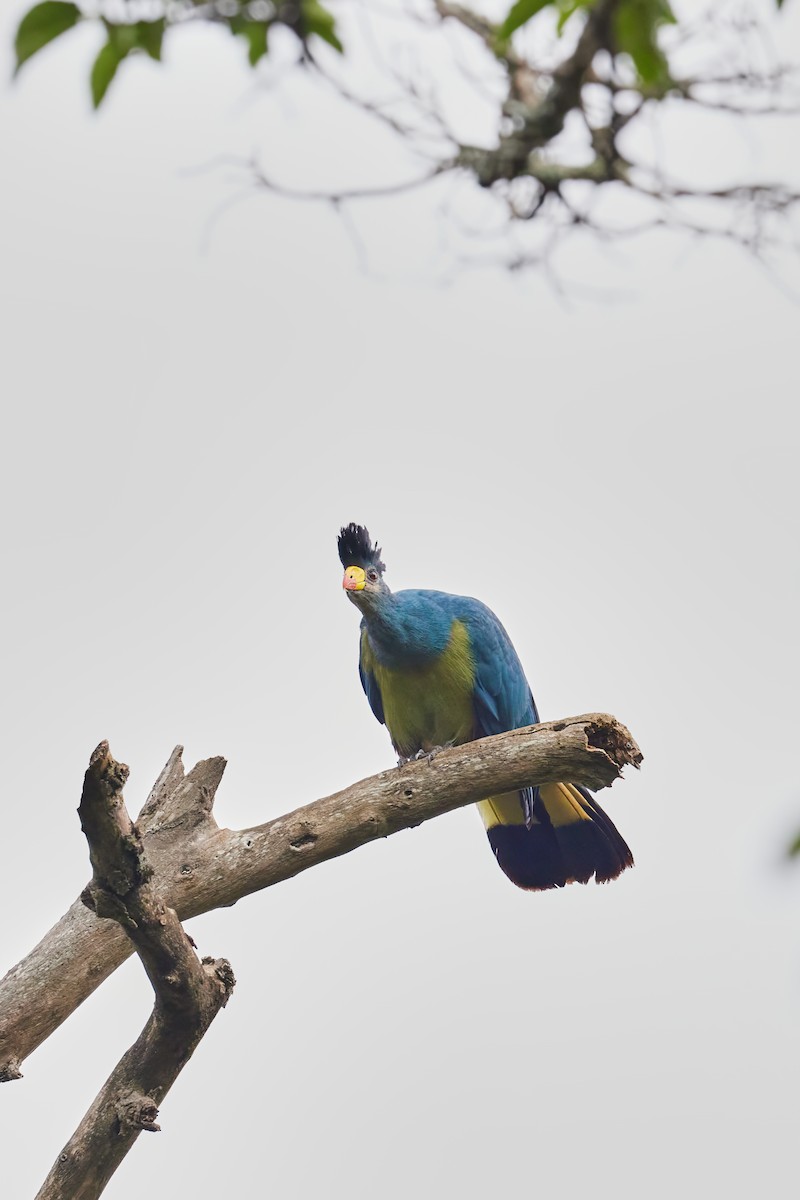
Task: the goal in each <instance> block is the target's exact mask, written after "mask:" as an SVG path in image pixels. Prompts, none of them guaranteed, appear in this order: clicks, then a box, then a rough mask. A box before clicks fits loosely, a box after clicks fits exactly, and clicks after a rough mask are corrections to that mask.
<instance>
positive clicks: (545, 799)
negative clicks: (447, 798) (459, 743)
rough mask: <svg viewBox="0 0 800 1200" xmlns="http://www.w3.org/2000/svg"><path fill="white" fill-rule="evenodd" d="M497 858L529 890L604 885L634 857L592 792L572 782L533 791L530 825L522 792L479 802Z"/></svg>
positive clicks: (512, 877) (518, 883) (515, 880)
mask: <svg viewBox="0 0 800 1200" xmlns="http://www.w3.org/2000/svg"><path fill="white" fill-rule="evenodd" d="M478 809H479V811H480V814H481V817H482V818H483V823H484V825H485V826H486V832H487V834H488V835H489V842H490V843H491V847H492V849H493V850H494V853H495V858H496V859H497V861H498V863H499V864H500V866H501V867H502V869H503V870H504V871H505V873H506V875H507V876H508V878H509V879H510V880H511V882H512V883H515V884H516V885H517V887H521V888H525V889H526V890H528V891H534V892H538V891H544V890H545V889H546V888H555V887H563V886H564V884H566V883H588V882H589V880H590V879H591V878H592V876H594V878H595V880H596V881H597V883H606V882H608V880H609V879H616V877H617V876H618V875H620V874H622V872H623V871H624V870H625V868H626V867H632V866H633V855H632V854H631V852H630V850H629V849H628V846H627V845H626V843H625V841H624V839H623V838H622V836H621V834H620V833H619V831H618V830H617V828H616V826H615V825H614V824H613V822H612V821H611V820H610V819H609V818H608V817H607V816H606V814H605V813H604V812H603V810H602V808H601V807H600V805H599V804H598V803H597V801H596V800H595V798H594V796H593V795H592V794H591V792H587V791H586V790H585V788H581V787H575V786H574V785H573V784H571V783H545V784H542V785H541V786H540V787H537V788H534V791H533V820H532V821H531V822H530V823H528V824H526V822H525V816H524V810H523V805H522V799H521V796H520V793H519V792H509V793H507V794H506V795H504V796H494V797H492V799H491V800H482V801H481V802H480V804H478Z"/></svg>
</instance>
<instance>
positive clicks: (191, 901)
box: [0, 713, 642, 1081]
mask: <svg viewBox="0 0 800 1200" xmlns="http://www.w3.org/2000/svg"><path fill="white" fill-rule="evenodd" d="M180 754H181V748H180V747H177V748H176V750H175V751H173V754H172V755H171V757H170V759H169V761H168V763H167V765H166V766H165V768H164V770H163V772H162V774H161V776H160V777H159V779H158V781H157V783H156V784H155V786H154V788H153V791H152V792H151V794H150V797H149V799H148V801H147V803H146V804H145V806H144V808H143V809H142V812H141V813H140V814H139V817H138V819H137V823H136V827H135V828H136V831H140V833H141V836H142V839H143V842H144V846H145V847H146V851H147V860H148V862H149V863H150V864H151V865H152V868H153V870H154V876H153V881H152V884H151V885H150V886H152V887H154V888H156V889H157V890H158V893H159V894H160V895H161V896H162V897H163V902H164V903H165V904H168V905H170V906H171V907H173V908H174V909H175V910H176V912H177V914H178V916H179V917H180V918H181V919H182V920H185V919H186V918H188V917H193V916H196V915H197V914H199V913H203V912H208V911H209V910H211V909H215V908H220V907H222V906H225V905H231V904H235V903H236V902H237V900H240V899H241V898H242V897H243V896H247V895H250V894H251V893H252V892H256V891H260V890H261V889H262V888H266V887H271V886H272V885H273V884H275V883H279V882H281V881H282V880H284V879H290V878H292V876H294V875H297V874H299V873H300V872H301V871H305V870H307V869H308V868H309V867H313V866H316V864H317V863H321V862H326V861H327V860H329V859H332V858H336V857H338V856H339V855H341V854H347V853H349V852H350V851H351V850H355V849H356V848H357V847H358V846H363V845H365V844H366V843H367V842H371V841H374V840H375V839H376V838H381V837H388V836H389V835H390V834H393V833H397V832H399V831H400V830H402V829H410V828H412V827H414V826H416V825H419V824H421V823H422V822H423V821H427V820H430V819H431V818H432V817H437V816H440V815H442V814H443V813H446V812H450V811H451V810H452V809H455V808H461V807H462V806H464V805H466V804H471V803H474V802H475V801H478V800H481V799H483V798H484V797H486V796H488V795H496V794H498V793H501V792H506V791H513V790H516V789H518V788H521V787H525V786H527V785H529V784H536V783H547V782H550V781H555V780H560V779H565V780H569V781H571V782H574V783H579V784H584V785H585V786H586V787H590V788H594V789H598V788H602V787H607V786H609V785H610V784H611V783H612V782H613V781H614V780H615V779H617V778H619V776H620V774H621V770H622V767H623V766H625V765H634V766H638V765H639V763H640V762H641V758H642V756H641V753H640V751H639V749H638V747H637V745H636V743H635V742H634V740H633V738H632V737H631V735H630V733H629V732H628V730H627V729H626V728H625V726H624V725H621V724H620V723H619V722H618V721H617V720H616V719H615V718H614V717H611V716H608V715H606V714H602V713H590V714H588V715H586V716H580V717H570V718H568V719H566V720H563V721H555V722H552V721H551V722H547V723H545V724H541V725H535V726H530V727H528V728H526V729H517V730H514V731H512V732H511V733H503V734H499V735H498V736H496V737H492V738H485V739H483V740H481V741H476V742H470V743H468V744H467V745H464V746H458V747H453V748H452V749H449V750H444V751H442V752H441V753H440V754H438V755H437V756H436V758H435V759H433V760H432V761H430V762H429V761H422V762H413V763H409V764H407V765H406V766H404V767H401V768H398V769H395V770H390V771H384V772H382V773H381V774H380V775H375V776H373V777H372V778H370V779H364V780H362V781H361V782H360V783H355V784H353V785H352V786H351V787H348V788H346V789H345V790H344V791H341V792H337V793H335V794H334V795H332V796H327V797H325V798H324V799H321V800H317V801H315V802H314V803H313V804H308V805H306V806H304V807H303V808H299V809H296V810H295V811H294V812H291V813H288V814H286V815H285V816H282V817H278V818H277V819H276V820H272V821H267V822H266V823H265V824H263V825H258V826H255V827H254V828H252V829H243V830H239V831H232V830H228V829H219V828H218V826H217V824H216V822H215V821H214V819H213V816H212V813H211V809H212V805H213V802H214V795H215V792H216V789H217V787H218V785H219V782H220V780H221V778H222V771H223V769H224V765H225V764H224V760H223V759H209V760H207V761H205V762H201V763H198V764H197V766H195V767H194V768H193V769H192V771H190V772H189V774H188V775H186V776H184V773H183V767H182V763H181V758H180ZM136 836H138V832H137V833H136ZM106 903H107V902H106V901H105V900H103V901H102V904H106ZM108 903H110V904H111V906H112V907H113V905H114V903H115V902H114V901H110V902H108ZM129 938H130V934H128V936H126V934H125V933H123V932H122V931H121V929H120V928H119V926H118V924H117V923H116V922H113V923H112V922H111V921H101V920H98V918H97V916H96V915H95V914H93V913H91V912H89V911H88V910H87V909H86V908H85V907H84V906H83V905H82V904H81V902H80V901H78V902H76V904H73V906H72V908H70V910H69V911H68V912H67V914H66V915H65V916H64V917H63V918H62V919H61V920H60V921H59V922H58V923H57V924H56V925H55V926H54V927H53V928H52V929H51V930H50V932H49V933H48V934H47V935H46V936H45V937H44V938H43V940H42V941H41V942H40V943H39V945H38V946H37V947H36V948H35V949H34V950H33V951H32V952H31V954H29V955H28V957H27V958H25V959H23V960H22V962H20V963H18V964H17V966H16V967H13V968H12V969H11V970H10V971H9V972H8V974H7V975H6V977H5V978H4V979H3V980H2V981H0V1081H2V1080H10V1079H18V1078H19V1077H20V1074H21V1072H20V1067H21V1064H22V1061H23V1059H25V1058H26V1057H27V1056H28V1055H29V1054H30V1053H31V1052H32V1051H33V1050H34V1049H35V1048H36V1047H37V1046H38V1045H40V1044H41V1043H42V1042H43V1041H44V1040H45V1039H46V1038H47V1037H49V1035H50V1034H51V1033H52V1032H53V1031H54V1030H55V1029H57V1028H58V1026H59V1025H60V1024H61V1022H62V1021H64V1020H65V1019H66V1018H67V1017H68V1016H69V1014H70V1013H71V1012H73V1011H74V1009H76V1008H77V1007H78V1005H79V1004H81V1003H82V1002H83V1000H85V999H86V997H87V996H89V995H91V993H92V992H93V991H94V989H95V988H96V987H97V986H98V985H99V984H100V983H102V982H103V980H104V979H106V978H107V977H108V976H109V975H110V974H111V973H112V972H113V971H114V970H115V969H116V968H117V967H118V966H119V965H120V963H122V962H123V961H124V960H125V959H126V958H127V957H128V955H129V954H130V953H131V952H132V945H131V941H130V940H129Z"/></svg>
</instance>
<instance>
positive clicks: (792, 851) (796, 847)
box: [778, 3, 800, 858]
mask: <svg viewBox="0 0 800 1200" xmlns="http://www.w3.org/2000/svg"><path fill="white" fill-rule="evenodd" d="M778 7H780V3H779V5H778ZM798 854H800V833H798V835H797V837H796V838H795V839H794V841H793V842H792V844H791V846H790V847H789V855H790V857H791V858H795V857H796V856H797V855H798Z"/></svg>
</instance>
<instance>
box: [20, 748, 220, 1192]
mask: <svg viewBox="0 0 800 1200" xmlns="http://www.w3.org/2000/svg"><path fill="white" fill-rule="evenodd" d="M127 777H128V768H127V767H126V766H124V765H123V764H122V763H117V762H115V761H114V759H113V758H112V757H111V754H110V752H109V748H108V743H107V742H101V743H100V745H99V746H98V747H97V749H96V750H95V751H94V753H93V754H92V757H91V759H90V762H89V769H88V770H87V772H86V776H85V779H84V784H83V794H82V796H81V803H80V808H79V809H78V813H79V815H80V818H81V825H82V828H83V831H84V833H85V834H86V839H87V841H88V843H89V856H90V859H91V862H92V866H93V868H94V875H93V877H92V880H91V882H90V883H89V884H88V886H87V887H86V889H85V890H84V892H83V894H82V896H81V899H82V900H83V903H84V904H85V905H86V906H87V908H89V909H91V910H92V912H94V913H95V914H96V916H97V917H98V918H104V919H106V920H109V921H113V922H115V923H116V924H117V925H118V926H119V927H121V928H122V929H124V931H125V936H126V938H127V939H129V942H130V944H131V947H132V948H135V950H136V952H137V953H138V955H139V957H140V958H141V960H142V964H143V966H144V968H145V971H146V972H147V976H148V978H149V980H150V982H151V983H152V985H153V990H154V991H155V1006H154V1009H153V1013H152V1016H151V1017H150V1020H149V1021H148V1022H147V1024H146V1026H145V1028H144V1030H143V1031H142V1033H141V1035H140V1037H139V1039H138V1040H137V1042H136V1043H135V1045H133V1046H132V1047H131V1048H130V1050H128V1052H127V1054H125V1055H124V1056H123V1058H122V1059H121V1060H120V1062H119V1063H118V1065H117V1066H116V1068H115V1069H114V1071H113V1072H112V1073H111V1075H110V1076H109V1078H108V1080H107V1081H106V1083H105V1084H104V1086H103V1088H102V1089H101V1091H100V1093H99V1095H98V1096H97V1097H96V1099H95V1101H94V1103H93V1104H92V1106H91V1107H90V1109H89V1111H88V1112H87V1114H86V1116H85V1117H84V1118H83V1120H82V1121H81V1123H80V1125H79V1126H78V1129H77V1130H76V1131H75V1133H74V1135H73V1136H72V1137H71V1138H70V1140H69V1142H68V1143H67V1144H66V1146H65V1147H64V1149H63V1150H62V1152H61V1154H59V1156H58V1158H57V1159H56V1162H55V1164H54V1165H53V1168H52V1170H51V1171H50V1174H49V1175H48V1177H47V1179H46V1180H45V1182H44V1184H43V1185H42V1188H41V1190H40V1191H39V1193H38V1195H37V1200H65V1198H66V1197H69V1198H70V1200H95V1198H96V1197H97V1196H99V1195H100V1194H101V1193H102V1192H103V1191H104V1189H105V1186H106V1184H107V1183H108V1181H109V1179H110V1178H111V1176H112V1175H113V1174H114V1171H115V1170H116V1169H117V1167H118V1166H119V1164H120V1163H121V1162H122V1159H123V1158H124V1157H125V1155H126V1154H127V1153H128V1151H129V1150H130V1148H131V1146H132V1145H133V1143H134V1142H135V1141H136V1139H137V1138H138V1136H139V1134H140V1133H141V1132H142V1130H149V1131H151V1132H154V1131H157V1130H158V1129H159V1126H158V1125H157V1124H156V1123H155V1122H156V1117H157V1116H158V1105H159V1104H160V1103H161V1102H162V1100H163V1099H164V1096H165V1095H166V1094H167V1092H168V1091H169V1089H170V1088H171V1087H172V1084H173V1083H174V1082H175V1080H176V1078H177V1076H178V1075H179V1073H180V1072H181V1070H182V1069H183V1067H184V1066H185V1065H186V1063H187V1062H188V1060H189V1058H190V1057H191V1056H192V1054H193V1052H194V1050H195V1049H196V1048H197V1045H198V1044H199V1042H200V1039H201V1038H202V1037H203V1035H204V1034H205V1032H206V1030H207V1029H208V1027H209V1025H210V1024H211V1022H212V1021H213V1019H214V1017H215V1016H216V1015H217V1013H218V1012H219V1010H220V1009H221V1008H223V1007H224V1006H225V1004H226V1003H227V1001H228V998H229V997H230V994H231V991H232V990H233V986H234V978H233V972H232V971H231V968H230V964H229V963H228V962H227V961H226V960H225V959H217V960H214V959H211V958H204V959H203V960H202V962H201V961H200V960H199V959H198V958H197V955H196V954H195V952H194V949H193V948H192V947H193V945H194V943H193V942H192V941H191V939H190V938H189V937H188V936H187V935H186V934H185V933H184V931H183V928H182V927H181V924H180V921H179V920H178V917H177V915H176V913H175V912H174V911H173V909H171V908H169V907H167V905H166V904H165V903H164V902H163V900H162V899H161V897H160V894H159V888H158V886H157V885H156V884H155V883H154V881H153V871H152V868H151V867H150V865H149V863H148V861H147V858H146V856H145V852H144V847H143V844H142V839H141V837H140V834H139V831H138V829H137V828H136V826H135V825H134V824H133V822H132V821H131V819H130V817H129V816H128V813H127V810H126V808H125V804H124V801H123V797H122V788H123V786H124V784H125V781H126V779H127Z"/></svg>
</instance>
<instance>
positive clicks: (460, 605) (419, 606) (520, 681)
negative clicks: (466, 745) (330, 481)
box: [339, 525, 633, 890]
mask: <svg viewBox="0 0 800 1200" xmlns="http://www.w3.org/2000/svg"><path fill="white" fill-rule="evenodd" d="M339 554H340V558H341V561H342V565H343V566H344V567H345V575H344V584H343V586H344V588H345V589H346V591H347V593H348V596H349V598H350V599H351V600H352V601H353V603H354V604H355V605H356V606H357V607H358V609H359V610H360V612H361V614H362V622H361V653H360V657H359V675H360V678H361V684H362V686H363V688H364V692H365V693H366V696H367V699H368V700H369V703H370V707H371V708H372V711H373V713H374V714H375V716H376V717H377V719H378V720H379V721H380V722H381V723H382V724H385V725H386V727H387V729H388V730H389V733H390V735H391V738H392V742H393V744H394V746H395V749H396V750H397V752H398V754H399V755H400V756H401V758H406V759H407V758H411V757H413V756H414V755H415V754H417V753H419V752H429V751H431V750H432V749H434V748H436V747H438V746H442V745H452V744H460V743H463V742H466V741H471V740H473V739H475V738H480V737H488V736H490V735H492V734H497V733H503V732H505V731H506V730H510V729H520V728H523V727H524V726H527V725H532V724H535V723H536V722H538V720H539V714H538V712H537V709H536V704H535V702H534V699H533V695H532V694H531V689H530V687H529V685H528V681H527V679H526V677H525V672H524V670H523V668H522V664H521V662H520V660H519V658H518V656H517V653H516V651H515V649H514V647H513V645H512V643H511V639H510V638H509V636H508V634H507V633H506V631H505V629H504V628H503V626H502V624H501V623H500V621H499V620H498V618H497V617H496V616H495V614H494V613H493V612H492V611H491V609H489V608H487V606H486V605H485V604H483V603H482V602H481V601H480V600H475V599H472V598H471V597H467V596H454V595H451V594H450V593H448V592H437V591H426V590H417V589H413V590H407V591H402V592H397V593H392V592H391V591H390V590H389V588H388V587H387V585H386V583H385V582H384V579H383V573H384V570H385V567H384V564H383V562H382V561H381V557H380V555H381V551H380V550H379V549H378V547H377V546H374V545H373V544H372V542H371V541H370V538H369V534H368V532H367V530H366V529H364V528H363V526H359V525H349V526H347V527H346V528H344V529H343V530H342V532H341V534H340V538H339ZM478 809H479V811H480V812H481V815H482V817H483V820H484V823H485V825H486V827H487V832H488V835H489V840H490V842H491V844H492V848H493V850H494V852H495V856H496V858H497V860H498V862H499V863H500V866H501V867H502V868H503V870H504V871H505V872H506V874H507V875H508V876H509V878H511V879H512V880H513V881H514V882H515V883H517V884H518V885H519V886H520V887H524V888H529V889H533V890H539V889H542V888H550V887H561V886H563V885H564V884H565V883H568V882H572V881H575V880H578V881H580V882H583V883H585V882H587V881H588V880H589V879H590V878H591V877H592V876H593V875H594V876H595V877H596V878H597V880H598V882H601V881H604V880H607V879H613V878H615V877H616V876H617V875H619V874H620V872H621V871H623V870H624V869H625V867H626V866H630V865H632V863H633V858H632V856H631V853H630V850H629V849H628V847H627V846H626V844H625V842H624V841H623V839H622V837H621V836H620V834H619V833H618V831H617V830H616V828H615V827H614V825H613V824H612V822H611V821H610V820H609V818H608V817H607V816H606V814H605V813H604V812H603V810H602V809H601V808H600V806H599V805H598V804H597V802H596V800H594V798H593V797H592V796H591V795H590V794H589V793H588V792H585V791H584V790H583V789H579V788H575V787H573V786H572V785H571V784H560V783H559V784H546V785H544V786H542V787H538V788H525V789H524V790H523V791H521V792H515V793H510V794H506V795H503V796H495V797H490V798H487V800H485V801H482V802H481V803H480V804H479V805H478Z"/></svg>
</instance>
